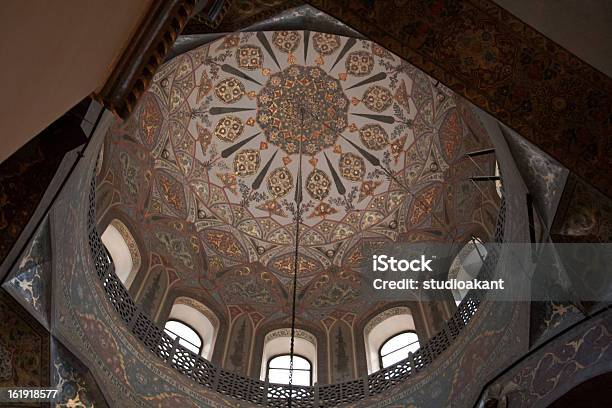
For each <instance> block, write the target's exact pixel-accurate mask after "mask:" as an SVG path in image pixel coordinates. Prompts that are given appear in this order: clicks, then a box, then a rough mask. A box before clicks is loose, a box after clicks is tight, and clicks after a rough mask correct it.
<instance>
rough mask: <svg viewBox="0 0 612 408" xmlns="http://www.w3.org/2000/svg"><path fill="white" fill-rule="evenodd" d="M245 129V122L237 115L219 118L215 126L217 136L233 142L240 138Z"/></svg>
mask: <svg viewBox="0 0 612 408" xmlns="http://www.w3.org/2000/svg"><path fill="white" fill-rule="evenodd" d="M243 130H244V123H242V120H240V118H239V117H237V116H233V115H230V116H226V117H224V118H223V119H221V120H219V122H218V123H217V126H216V127H215V136H217V138H219V139H220V140H225V141H227V142H233V141H234V140H236V139H238V137H240V135H241V134H242V131H243Z"/></svg>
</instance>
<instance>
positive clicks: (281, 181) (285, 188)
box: [268, 167, 293, 198]
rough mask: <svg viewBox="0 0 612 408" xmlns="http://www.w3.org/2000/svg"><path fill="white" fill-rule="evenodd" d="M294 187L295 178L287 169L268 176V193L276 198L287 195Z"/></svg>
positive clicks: (281, 168)
mask: <svg viewBox="0 0 612 408" xmlns="http://www.w3.org/2000/svg"><path fill="white" fill-rule="evenodd" d="M292 187H293V176H292V175H291V172H290V171H289V170H288V169H287V168H286V167H279V168H277V169H274V170H273V171H272V172H271V173H270V175H269V176H268V191H269V192H270V194H272V195H273V196H274V197H277V198H281V197H284V196H286V195H287V193H289V191H290V190H291V188H292Z"/></svg>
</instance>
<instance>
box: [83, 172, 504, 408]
mask: <svg viewBox="0 0 612 408" xmlns="http://www.w3.org/2000/svg"><path fill="white" fill-rule="evenodd" d="M95 190H96V183H95V177H93V179H92V183H91V191H90V194H89V209H88V229H89V231H88V237H89V247H90V251H91V259H92V261H93V265H94V267H95V268H96V271H95V273H96V275H97V276H98V278H99V279H100V282H101V284H102V286H103V288H104V290H105V292H106V294H107V296H108V300H109V302H110V303H111V304H112V305H113V306H114V308H115V310H116V311H117V313H118V315H119V316H120V317H121V319H122V320H123V321H124V322H125V323H126V325H127V326H128V327H129V328H130V329H131V331H132V333H133V334H134V335H135V336H136V337H137V338H138V339H139V340H140V342H141V343H142V344H144V345H145V346H146V347H147V348H148V349H149V350H150V351H151V352H153V353H154V354H156V355H157V356H158V357H159V358H160V359H162V360H163V361H165V362H166V363H168V364H169V365H170V366H171V367H173V368H174V369H176V370H177V371H178V372H179V373H181V374H182V375H186V376H188V377H190V378H191V379H193V380H194V381H196V382H197V383H199V384H200V385H202V386H204V387H207V388H210V389H212V390H215V391H217V392H219V393H221V394H225V395H228V396H231V397H233V398H236V399H239V400H243V401H248V402H251V403H253V404H256V405H260V406H268V407H277V408H284V407H288V400H289V396H290V395H291V397H292V398H291V399H292V404H291V405H292V407H296V408H311V407H317V408H322V407H332V406H338V405H341V404H348V403H352V402H356V401H358V400H360V399H363V398H365V397H367V396H370V395H376V394H380V393H382V392H385V391H386V390H387V389H389V388H390V387H392V386H394V385H396V384H398V383H401V382H402V381H404V380H406V379H407V378H408V377H410V376H411V375H413V374H414V373H416V372H418V371H420V370H423V369H424V368H425V367H426V366H427V365H429V364H430V363H431V362H432V361H433V360H435V359H436V358H437V357H438V356H439V355H440V354H442V352H444V350H446V349H447V348H448V347H449V346H450V344H451V343H452V342H453V341H454V340H455V339H456V338H457V336H459V334H460V332H461V330H462V329H463V328H464V327H465V326H466V325H467V324H468V323H469V321H470V319H471V318H472V317H473V316H474V314H475V313H476V311H477V310H478V306H479V304H480V301H481V299H482V297H483V296H484V293H483V292H482V291H470V292H469V293H468V294H467V295H466V297H465V298H464V299H463V301H462V302H461V303H460V304H459V306H458V307H457V310H456V311H455V314H454V315H453V317H452V318H451V319H450V320H448V321H447V322H446V323H445V325H444V328H443V329H442V330H441V331H440V332H439V333H437V334H436V335H435V336H433V337H432V338H430V339H429V340H427V342H425V343H424V344H423V345H422V346H421V348H420V349H418V350H417V351H416V352H414V353H409V355H408V358H406V359H404V360H402V361H399V362H397V363H396V364H394V365H392V366H389V367H387V368H384V369H382V370H380V371H377V372H375V373H372V374H370V375H368V376H367V377H363V378H361V379H358V380H353V381H346V382H342V383H336V384H329V385H318V384H315V385H314V386H289V385H283V384H270V383H267V382H264V381H260V380H255V379H252V378H249V377H245V376H242V375H239V374H236V373H232V372H229V371H225V370H223V369H222V368H219V367H216V366H214V365H213V364H212V363H210V362H209V361H207V360H205V359H203V358H202V357H200V356H197V355H195V354H194V353H193V352H191V351H189V350H187V349H186V348H184V347H183V346H181V345H179V344H178V340H177V339H178V338H177V339H172V338H171V337H170V336H168V335H167V334H166V333H165V332H164V331H163V329H161V328H159V327H157V326H156V324H155V323H154V322H153V321H152V320H151V319H150V318H149V317H148V316H147V315H146V314H145V313H143V312H142V311H141V310H140V309H139V307H138V305H136V303H135V302H134V301H133V300H132V298H131V297H130V295H129V292H128V291H127V290H126V289H125V287H124V286H123V284H122V283H121V281H120V280H119V278H118V277H117V275H116V274H115V268H114V266H113V263H112V260H111V258H110V256H109V254H108V252H107V250H106V248H105V247H104V245H103V244H102V241H101V239H100V235H99V233H98V231H97V227H96V225H97V220H96V211H95V203H96V200H95V198H96V197H95V194H96V193H95ZM505 217H506V202H505V199H504V197H503V194H502V198H501V203H500V210H499V214H498V219H497V225H496V228H495V235H494V243H493V244H492V245H490V246H487V249H488V252H487V257H486V259H485V262H484V264H483V267H482V269H481V271H480V274H479V278H481V279H486V278H487V277H490V276H491V275H492V273H493V271H494V270H495V267H496V265H497V259H498V257H499V249H500V247H501V242H502V241H503V234H504V224H505Z"/></svg>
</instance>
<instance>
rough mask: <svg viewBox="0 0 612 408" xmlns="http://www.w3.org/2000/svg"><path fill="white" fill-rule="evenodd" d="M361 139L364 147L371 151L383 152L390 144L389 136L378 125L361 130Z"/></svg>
mask: <svg viewBox="0 0 612 408" xmlns="http://www.w3.org/2000/svg"><path fill="white" fill-rule="evenodd" d="M359 137H360V138H361V142H362V143H363V145H364V146H365V147H367V148H368V149H371V150H382V149H384V148H385V147H386V146H387V145H388V144H389V135H387V132H386V131H385V129H384V128H383V127H382V126H380V125H378V124H372V123H369V124H367V125H364V126H363V127H362V128H361V129H359Z"/></svg>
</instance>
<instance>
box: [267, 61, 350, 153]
mask: <svg viewBox="0 0 612 408" xmlns="http://www.w3.org/2000/svg"><path fill="white" fill-rule="evenodd" d="M348 108H349V101H348V98H347V97H346V95H345V94H344V92H343V91H342V86H341V85H340V82H339V81H338V80H337V79H335V78H332V77H331V76H329V75H328V74H327V73H326V72H325V71H323V70H322V69H321V68H319V67H316V66H315V67H304V66H300V65H293V66H290V67H288V68H286V69H284V70H283V71H281V72H279V73H276V74H273V75H271V76H270V79H269V80H268V82H267V83H266V84H265V86H264V87H263V88H262V89H261V91H260V92H259V95H258V96H257V123H258V124H259V126H260V127H261V129H262V130H263V131H264V134H265V135H266V138H267V139H268V141H269V142H270V143H271V144H273V145H275V146H278V147H280V148H281V149H283V150H284V151H285V152H286V153H287V154H290V155H291V154H296V153H299V149H300V139H301V141H302V153H304V154H307V155H315V154H317V153H319V152H320V151H322V150H324V149H326V148H328V147H331V146H333V145H334V144H335V143H336V141H337V139H338V134H340V133H342V132H343V131H344V130H345V129H346V127H347V125H348V119H347V114H348Z"/></svg>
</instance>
